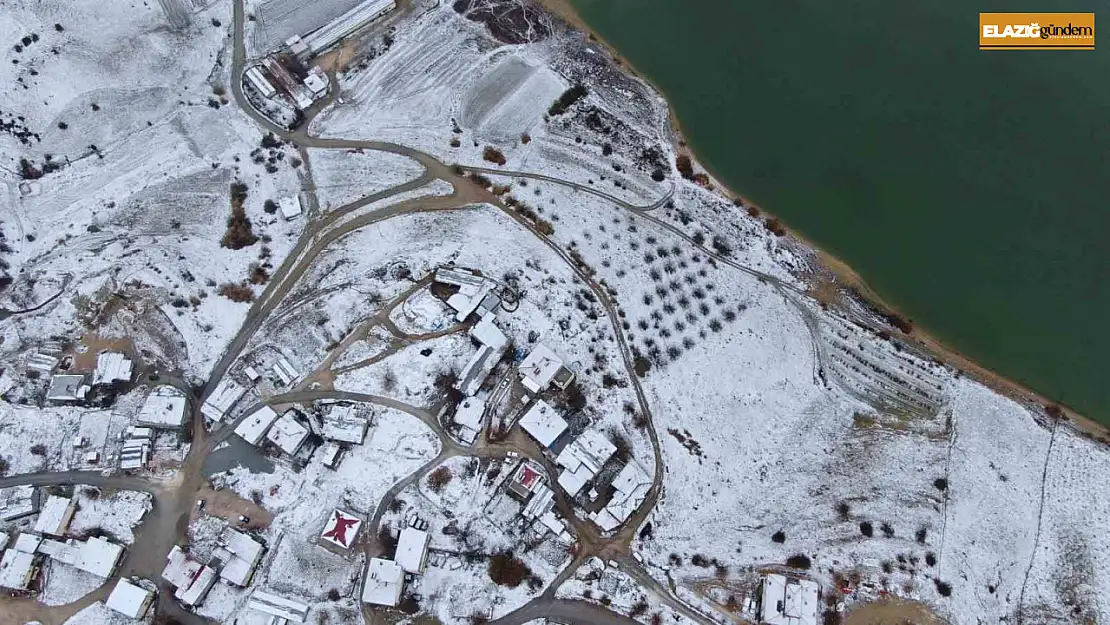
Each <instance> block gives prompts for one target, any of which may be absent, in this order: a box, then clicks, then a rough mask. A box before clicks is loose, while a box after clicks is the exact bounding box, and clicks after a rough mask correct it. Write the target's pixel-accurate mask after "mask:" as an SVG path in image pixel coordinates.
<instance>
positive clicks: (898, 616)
mask: <svg viewBox="0 0 1110 625" xmlns="http://www.w3.org/2000/svg"><path fill="white" fill-rule="evenodd" d="M844 625H947V624H946V623H945V621H944V620H943V619H941V618H940V617H939V616H937V615H935V614H933V612H932V610H930V609H929V608H928V607H927V606H926V605H925V604H923V603H918V602H916V601H905V600H902V599H885V600H883V601H877V602H875V603H869V604H866V605H861V606H859V607H856V608H853V609H852V611H851V612H849V613H848V614H847V615H846V616H845V618H844Z"/></svg>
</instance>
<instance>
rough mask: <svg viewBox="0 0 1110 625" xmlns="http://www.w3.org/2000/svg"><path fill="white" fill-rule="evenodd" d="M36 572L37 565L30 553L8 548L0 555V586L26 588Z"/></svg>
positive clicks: (17, 588)
mask: <svg viewBox="0 0 1110 625" xmlns="http://www.w3.org/2000/svg"><path fill="white" fill-rule="evenodd" d="M37 573H38V566H37V564H36V561H35V556H34V554H32V553H24V552H22V551H17V550H16V549H8V550H7V551H5V552H4V554H3V556H0V588H7V589H9V590H27V589H28V588H29V587H30V586H31V582H33V581H34V580H35V575H36V574H37Z"/></svg>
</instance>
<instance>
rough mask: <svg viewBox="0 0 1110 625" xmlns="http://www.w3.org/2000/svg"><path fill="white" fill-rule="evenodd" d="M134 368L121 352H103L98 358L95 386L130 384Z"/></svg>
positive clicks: (94, 374)
mask: <svg viewBox="0 0 1110 625" xmlns="http://www.w3.org/2000/svg"><path fill="white" fill-rule="evenodd" d="M133 369H134V366H133V364H132V362H131V360H130V359H128V358H127V357H126V356H124V355H123V354H121V353H119V352H101V353H100V354H99V355H97V357H96V370H95V371H93V380H92V383H93V386H96V385H98V384H115V383H116V382H130V381H131V374H132V371H133Z"/></svg>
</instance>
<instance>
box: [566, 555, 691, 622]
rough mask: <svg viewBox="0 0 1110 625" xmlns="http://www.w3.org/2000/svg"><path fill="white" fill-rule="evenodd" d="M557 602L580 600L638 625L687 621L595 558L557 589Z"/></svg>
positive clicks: (629, 579)
mask: <svg viewBox="0 0 1110 625" xmlns="http://www.w3.org/2000/svg"><path fill="white" fill-rule="evenodd" d="M555 596H556V597H557V598H559V599H575V600H584V601H589V602H591V603H596V604H598V605H602V606H605V608H606V609H609V610H612V611H614V612H619V613H621V614H623V615H625V616H628V617H631V618H634V619H636V620H637V621H639V622H641V623H652V622H654V621H653V619H656V618H660V617H662V618H663V621H662V622H664V623H678V624H682V625H687V624H689V623H692V621H690V619H688V618H686V617H684V616H682V615H681V614H678V613H677V612H675V611H674V609H672V608H671V607H670V606H668V605H666V604H665V603H662V602H661V601H660V600H659V598H658V597H656V596H655V595H653V594H651V593H649V592H645V591H644V589H643V588H641V587H640V585H639V584H638V583H637V582H636V580H634V579H632V578H631V577H629V576H628V575H627V574H626V573H624V572H622V571H621V570H619V569H616V568H613V567H611V566H606V565H605V563H604V562H602V561H601V560H600V559H599V558H590V559H589V560H587V561H586V563H585V564H583V565H582V566H581V567H579V568H578V570H577V571H575V572H574V577H571V578H570V579H568V580H567V581H565V582H563V585H562V586H559V590H558V592H556V593H555Z"/></svg>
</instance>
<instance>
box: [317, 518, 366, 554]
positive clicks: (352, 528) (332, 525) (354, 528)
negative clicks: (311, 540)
mask: <svg viewBox="0 0 1110 625" xmlns="http://www.w3.org/2000/svg"><path fill="white" fill-rule="evenodd" d="M361 528H362V519H361V518H359V517H357V516H355V515H354V514H352V513H350V512H347V511H346V510H338V509H336V510H332V513H331V515H330V516H328V520H327V523H325V524H324V531H322V532H320V540H322V541H324V542H326V543H329V544H332V545H335V546H336V547H339V548H341V549H344V550H347V549H350V548H351V545H354V544H355V540H356V539H357V538H358V532H359V530H360V529H361Z"/></svg>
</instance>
